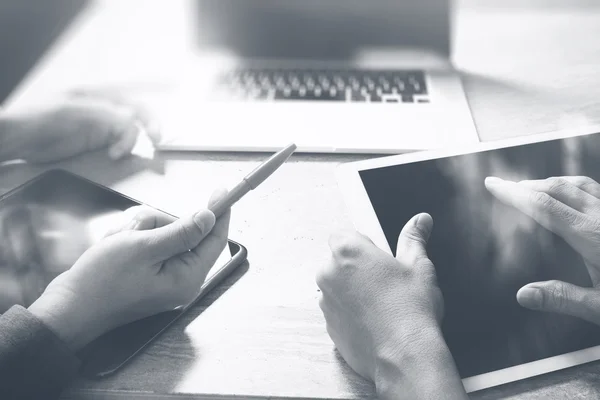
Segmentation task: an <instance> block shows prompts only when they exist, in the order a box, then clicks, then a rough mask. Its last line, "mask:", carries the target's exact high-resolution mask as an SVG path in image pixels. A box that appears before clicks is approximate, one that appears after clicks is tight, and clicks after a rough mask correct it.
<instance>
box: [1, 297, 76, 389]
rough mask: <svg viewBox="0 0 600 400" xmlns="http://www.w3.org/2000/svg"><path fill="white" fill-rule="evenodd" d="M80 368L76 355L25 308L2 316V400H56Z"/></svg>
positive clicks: (18, 307) (10, 311) (19, 308)
mask: <svg viewBox="0 0 600 400" xmlns="http://www.w3.org/2000/svg"><path fill="white" fill-rule="evenodd" d="M78 369H79V359H78V358H77V357H76V356H75V354H74V353H73V352H72V351H71V350H70V349H69V348H68V347H67V346H66V345H65V344H64V343H63V342H62V341H61V340H60V339H59V338H58V337H57V336H56V335H55V334H54V333H53V332H52V331H51V330H50V329H48V328H47V327H46V325H44V323H43V322H42V321H40V320H38V319H37V318H36V317H35V316H33V315H32V314H31V313H30V312H29V311H27V310H26V309H25V308H23V307H21V306H14V307H12V308H11V309H10V310H8V311H7V312H6V313H5V314H4V315H2V316H0V399H3V400H12V399H44V400H45V399H48V400H51V399H55V398H57V397H58V396H59V395H60V393H61V392H62V390H63V389H64V388H65V387H66V386H67V385H68V384H69V382H70V381H71V380H72V379H73V378H74V377H75V375H76V374H77V370H78Z"/></svg>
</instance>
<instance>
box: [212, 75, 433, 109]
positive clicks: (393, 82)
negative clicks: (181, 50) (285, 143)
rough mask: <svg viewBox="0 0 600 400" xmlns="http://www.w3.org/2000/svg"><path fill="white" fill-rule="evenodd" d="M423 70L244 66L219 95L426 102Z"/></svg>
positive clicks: (227, 78) (221, 81)
mask: <svg viewBox="0 0 600 400" xmlns="http://www.w3.org/2000/svg"><path fill="white" fill-rule="evenodd" d="M428 95H429V93H428V91H427V83H426V81H425V73H424V71H419V70H389V71H386V70H289V69H279V70H276V69H243V70H235V71H231V72H228V73H226V74H224V75H223V76H222V77H221V78H220V79H219V81H218V86H217V96H218V98H227V99H240V100H262V101H273V100H274V101H285V100H296V101H298V100H299V101H338V102H358V103H364V102H371V103H382V102H383V103H429V96H428Z"/></svg>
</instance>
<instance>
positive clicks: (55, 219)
mask: <svg viewBox="0 0 600 400" xmlns="http://www.w3.org/2000/svg"><path fill="white" fill-rule="evenodd" d="M136 205H139V203H137V202H136V201H134V200H131V199H128V198H126V197H124V196H122V195H120V194H118V193H116V192H113V191H110V190H107V189H105V188H103V187H101V186H98V185H95V184H93V183H91V182H89V181H87V180H85V179H82V178H79V177H77V176H75V175H71V174H68V173H64V172H60V171H59V172H51V173H47V174H44V175H42V176H41V177H40V178H38V179H37V180H34V181H32V182H31V183H29V184H27V185H25V186H23V187H22V188H20V189H17V190H16V191H15V192H13V193H12V194H10V195H9V196H7V197H6V198H4V199H2V201H0V313H3V312H5V311H6V310H7V309H8V308H10V307H11V306H13V305H14V304H20V305H22V306H24V307H28V306H29V305H31V303H33V302H34V301H35V300H36V299H37V298H38V297H39V296H40V295H41V294H42V292H43V291H44V289H45V288H46V286H47V285H48V284H49V283H50V282H51V281H52V280H53V279H54V278H55V277H56V276H58V275H59V274H61V273H62V272H64V271H66V270H67V269H69V268H70V267H71V266H72V265H73V264H74V263H75V261H77V259H78V258H79V257H80V256H81V254H83V252H85V251H86V250H87V249H88V248H89V247H90V246H91V245H93V244H94V243H96V242H97V241H99V240H101V239H102V238H103V237H104V236H105V235H106V234H107V233H108V232H109V231H110V230H111V229H114V228H115V227H119V226H123V225H124V223H125V222H126V220H127V219H128V218H131V217H130V216H128V215H127V214H125V213H124V212H123V211H124V210H127V209H128V208H130V207H133V206H136ZM230 259H231V253H230V251H229V249H228V248H226V249H225V250H224V251H223V253H222V254H221V257H220V258H219V260H218V261H217V263H216V264H215V266H214V267H213V268H212V269H211V271H210V272H209V275H208V277H207V279H206V280H207V281H208V280H209V279H210V277H211V276H212V274H213V273H215V271H217V270H218V269H219V267H220V266H223V265H225V264H226V263H227V262H228V261H229V260H230Z"/></svg>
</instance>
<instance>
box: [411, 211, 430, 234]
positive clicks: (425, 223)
mask: <svg viewBox="0 0 600 400" xmlns="http://www.w3.org/2000/svg"><path fill="white" fill-rule="evenodd" d="M415 226H416V227H418V228H419V229H420V230H421V232H422V233H423V235H424V236H425V239H429V236H430V235H431V230H432V228H433V218H431V215H429V214H426V213H423V214H419V215H418V216H417V219H416V220H415Z"/></svg>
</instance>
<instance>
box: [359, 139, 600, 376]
mask: <svg viewBox="0 0 600 400" xmlns="http://www.w3.org/2000/svg"><path fill="white" fill-rule="evenodd" d="M490 175H492V176H498V177H501V178H504V179H510V180H522V179H542V178H548V177H552V176H563V175H585V176H589V177H591V178H594V179H596V180H599V179H600V135H590V136H580V137H574V138H568V139H559V140H553V141H549V142H541V143H534V144H528V145H522V146H518V147H511V148H504V149H497V150H489V151H485V152H481V153H474V154H468V155H461V156H453V157H448V158H442V159H436V160H429V161H420V162H415V163H411V164H405V165H395V166H389V167H382V168H376V169H369V170H363V171H361V172H360V178H361V180H362V182H363V184H364V187H365V189H366V191H367V194H368V196H369V198H370V201H371V203H372V205H373V208H374V210H375V213H376V215H377V218H378V219H379V223H380V224H381V227H382V229H383V232H384V234H385V236H386V239H387V242H388V243H389V245H390V248H391V249H392V250H393V251H394V253H395V249H396V244H397V238H398V235H399V233H400V230H401V228H402V227H403V225H404V224H405V223H406V222H407V221H408V220H409V219H410V218H411V217H412V216H413V215H415V214H417V213H420V212H428V213H430V214H431V215H432V217H433V219H434V229H433V233H432V236H431V239H430V242H429V245H428V253H429V256H430V258H431V260H432V261H433V262H434V263H435V267H436V270H437V275H438V281H439V285H440V288H441V290H442V293H443V296H444V302H445V310H446V312H445V318H444V322H443V332H444V335H445V338H446V341H447V343H448V346H449V348H450V351H451V352H452V354H453V356H454V358H455V360H456V364H457V367H458V370H459V372H460V375H461V377H462V378H466V377H471V376H475V375H479V374H483V373H487V372H491V371H495V370H498V369H502V368H506V367H511V366H515V365H519V364H523V363H527V362H530V361H536V360H540V359H544V358H547V357H552V356H557V355H561V354H565V353H569V352H573V351H576V350H582V349H585V348H589V347H592V346H596V345H600V328H598V327H597V326H595V325H592V324H590V323H587V322H584V321H582V320H579V319H577V318H572V317H566V316H561V315H556V314H549V313H541V312H535V311H529V310H526V309H524V308H522V307H520V306H519V304H518V303H517V301H516V293H517V291H518V289H519V288H520V287H522V286H523V285H525V284H527V283H530V282H535V281H544V280H550V279H559V280H563V281H567V282H571V283H574V284H577V285H581V286H590V285H591V281H590V278H589V275H588V273H587V270H586V268H585V265H584V263H583V261H582V259H581V257H580V256H579V255H578V254H577V253H576V252H575V251H574V250H572V249H571V248H570V247H569V246H568V245H567V244H566V243H565V242H564V241H563V240H562V239H561V238H559V237H558V236H556V235H554V234H552V233H551V232H549V231H547V230H545V229H544V228H542V227H540V226H539V225H538V224H536V223H535V222H534V221H533V220H532V219H530V218H528V217H526V216H524V215H523V214H521V213H519V212H518V211H515V210H513V209H510V208H509V207H507V206H505V205H503V204H501V203H500V202H498V201H496V200H495V199H494V198H493V197H492V196H491V195H490V194H489V193H488V192H487V190H486V188H485V186H484V179H485V178H486V177H487V176H490Z"/></svg>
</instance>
